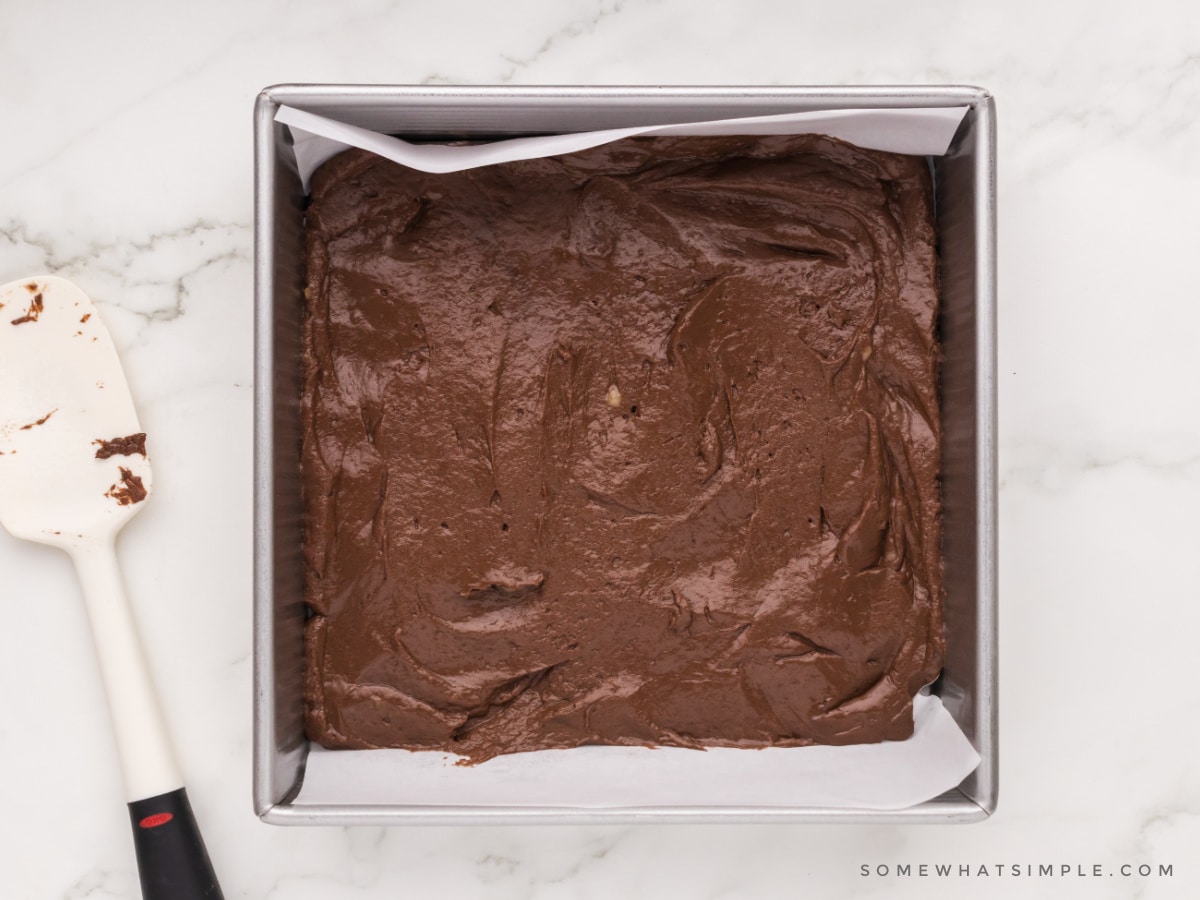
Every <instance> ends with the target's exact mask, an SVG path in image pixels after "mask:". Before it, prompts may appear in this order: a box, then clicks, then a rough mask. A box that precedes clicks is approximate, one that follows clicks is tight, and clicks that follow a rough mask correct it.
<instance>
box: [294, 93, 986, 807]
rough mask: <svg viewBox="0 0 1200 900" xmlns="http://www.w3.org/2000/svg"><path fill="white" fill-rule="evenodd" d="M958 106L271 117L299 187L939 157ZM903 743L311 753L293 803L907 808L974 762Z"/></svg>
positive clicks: (946, 749) (936, 716)
mask: <svg viewBox="0 0 1200 900" xmlns="http://www.w3.org/2000/svg"><path fill="white" fill-rule="evenodd" d="M966 112H967V107H951V108H919V109H915V108H906V109H872V110H829V111H822V112H804V113H792V114H784V115H774V116H756V117H751V118H738V119H725V120H721V121H709V122H698V123H689V124H675V125H660V126H647V127H638V128H621V129H609V130H606V131H593V132H586V133H580V134H567V135H551V136H546V137H532V138H513V139H510V140H503V141H495V142H492V143H487V144H469V145H443V144H412V143H409V142H407V141H404V140H401V139H400V138H396V137H392V136H390V135H385V134H379V133H377V132H373V131H369V130H367V129H365V128H359V127H357V126H354V125H347V124H345V123H342V122H336V121H334V120H332V119H329V118H326V117H323V116H317V115H314V114H312V113H308V112H305V111H303V110H299V109H295V108H292V107H287V106H282V107H280V108H279V110H278V112H277V114H276V116H275V118H276V121H279V122H282V123H284V124H286V125H287V126H288V127H289V128H290V130H291V133H292V136H293V140H294V150H295V153H296V162H297V166H298V168H299V171H300V175H301V178H302V179H303V180H304V185H305V188H306V189H307V187H308V179H309V178H310V177H311V175H312V173H313V171H315V170H316V168H317V167H318V166H319V165H320V164H321V163H323V162H324V161H325V160H327V159H329V158H330V157H331V156H333V155H335V154H336V153H339V152H341V151H342V150H344V149H346V148H348V147H360V148H362V149H364V150H370V151H372V152H374V153H377V154H379V155H380V156H383V157H386V158H387V159H390V160H393V161H394V162H397V163H400V164H401V165H406V166H410V167H412V168H415V169H420V170H421V171H424V172H432V173H445V172H455V171H461V170H463V169H470V168H476V167H479V166H486V165H493V164H495V163H501V162H510V161H512V160H516V159H534V158H539V157H545V156H555V155H559V154H563V153H572V152H575V151H578V150H584V149H587V148H589V147H596V146H600V145H601V144H606V143H609V142H610V141H615V140H620V139H621V138H625V137H633V136H636V135H722V134H827V135H830V136H832V137H836V138H840V139H842V140H846V141H850V142H851V143H854V144H857V145H859V146H862V147H868V148H870V149H874V150H886V151H890V152H893V153H909V154H915V155H921V156H940V155H942V154H944V153H945V152H946V150H947V149H948V147H949V145H950V141H951V140H952V139H953V137H954V133H955V131H957V129H958V126H959V124H960V123H961V122H962V118H963V116H964V115H965V114H966ZM913 717H914V733H913V736H912V737H911V738H909V739H908V740H906V741H885V742H883V743H879V744H860V745H856V746H851V747H793V748H768V749H763V750H732V749H722V748H713V749H709V750H705V751H699V750H685V749H681V748H674V747H664V748H657V749H647V748H640V747H579V748H576V749H573V750H541V751H536V752H532V753H516V754H511V755H508V756H501V757H497V758H495V759H492V760H489V761H488V762H485V763H482V764H480V765H476V766H459V765H455V762H456V760H457V757H455V756H452V755H450V754H444V753H436V752H409V751H405V750H338V751H328V750H324V749H322V748H320V747H317V746H315V745H314V746H313V747H312V749H311V751H310V752H309V756H308V764H307V768H306V770H305V776H304V783H303V786H302V788H301V790H300V793H299V795H298V796H297V797H296V798H295V800H294V803H295V804H296V805H297V806H303V805H306V804H326V803H328V804H355V805H358V804H362V805H381V806H382V805H386V806H392V805H401V806H409V805H413V806H496V807H503V806H514V807H560V808H561V807H577V808H588V809H595V808H605V807H608V808H629V807H649V806H718V807H719V806H756V807H779V808H786V807H829V808H835V809H882V810H891V809H904V808H906V807H909V806H915V805H916V804H918V803H921V802H924V801H925V800H929V799H931V798H933V797H936V796H938V795H939V794H941V793H943V792H945V791H947V790H949V789H951V788H953V787H955V786H956V785H958V784H959V783H960V782H961V781H962V780H963V779H964V778H965V777H966V776H967V775H968V774H970V773H971V772H972V771H974V769H975V768H976V767H977V766H978V765H979V762H980V759H979V755H978V754H977V753H976V752H975V750H974V748H973V747H972V746H971V744H970V742H969V741H968V740H967V738H966V736H965V735H964V734H963V733H962V730H961V729H960V728H959V727H958V725H957V724H956V723H955V721H954V719H953V718H952V717H951V715H950V713H949V712H948V711H947V710H946V708H945V707H944V706H943V705H942V703H941V701H940V700H939V699H938V698H937V697H934V696H931V695H928V694H926V693H922V694H919V695H918V696H917V697H916V698H915V700H914V703H913Z"/></svg>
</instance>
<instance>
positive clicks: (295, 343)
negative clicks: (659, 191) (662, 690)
mask: <svg viewBox="0 0 1200 900" xmlns="http://www.w3.org/2000/svg"><path fill="white" fill-rule="evenodd" d="M281 105H287V106H291V107H295V108H297V109H301V110H304V111H307V112H312V113H316V114H319V115H325V116H329V117H330V118H334V119H337V120H339V121H342V122H347V123H349V124H353V125H358V126H361V127H364V128H368V129H371V130H374V131H380V132H386V133H390V134H397V135H400V136H403V137H406V138H410V139H416V140H458V139H476V140H478V139H489V138H490V139H495V138H504V137H513V136H518V135H529V134H550V133H563V132H573V131H590V130H596V129H604V128H618V127H626V126H635V125H646V124H654V123H665V122H694V121H704V120H711V119H723V118H732V117H743V116H759V115H771V114H776V113H786V112H802V111H819V110H828V109H890V108H905V107H966V108H967V113H966V116H965V118H964V119H963V121H962V123H961V125H960V126H959V128H958V131H957V133H956V135H955V137H954V140H953V142H952V144H951V146H950V149H949V151H948V152H947V153H946V154H945V155H943V156H940V157H931V158H930V162H931V165H932V167H933V172H934V182H935V190H936V204H937V229H938V241H939V247H938V249H939V258H940V267H941V268H940V278H941V288H942V307H941V313H940V322H939V328H940V337H941V341H942V354H943V358H942V369H941V379H942V384H941V396H942V417H943V420H942V427H943V460H942V493H943V497H942V499H943V515H944V529H943V530H944V538H943V555H944V558H945V584H946V609H945V627H946V660H945V668H944V671H943V674H942V677H941V678H940V679H939V680H938V681H937V682H936V683H935V685H934V686H933V690H934V692H935V693H937V694H938V695H939V696H940V697H941V700H942V703H943V704H944V705H945V706H946V708H947V709H948V710H949V711H950V713H951V715H952V716H953V717H954V719H955V721H956V722H957V723H958V725H959V727H960V728H961V729H962V731H963V733H964V734H965V735H966V737H967V738H968V739H969V740H970V741H971V743H972V744H973V745H974V747H975V749H976V750H977V751H978V753H979V755H980V757H981V760H982V761H981V763H980V765H979V767H978V768H977V769H976V770H975V771H974V772H973V773H971V774H970V775H969V776H968V777H967V778H966V779H964V780H963V782H962V783H961V784H959V785H958V787H956V788H954V789H952V790H950V791H947V792H946V793H944V794H942V795H941V796H939V797H936V798H934V799H932V800H928V801H926V802H925V803H922V804H919V805H917V806H914V807H910V808H907V809H903V810H870V809H830V808H812V807H796V808H793V807H747V806H707V807H697V806H688V805H680V806H656V807H614V808H607V807H606V808H592V807H583V806H575V807H572V806H570V805H563V806H554V807H529V806H520V807H516V806H495V805H483V804H479V805H461V804H460V805H449V804H447V805H444V806H432V805H422V806H402V805H388V804H363V803H351V802H345V803H311V802H302V803H297V802H296V797H297V794H298V793H299V792H300V788H301V786H302V784H303V780H304V770H305V761H306V758H307V755H308V749H309V747H308V741H307V739H306V738H305V735H304V689H303V684H304V622H305V603H304V569H303V556H302V548H301V537H302V510H301V499H300V477H299V474H300V402H299V401H300V371H301V366H300V353H301V330H302V319H303V310H304V298H303V287H304V241H303V225H304V206H305V194H304V190H303V188H302V185H301V179H300V175H299V173H298V171H297V167H296V161H295V156H294V153H293V151H292V145H291V137H290V134H289V132H288V130H287V128H286V127H285V126H283V125H281V124H279V123H277V122H276V121H275V113H276V111H277V110H278V108H279V107H280V106H281ZM254 129H255V197H254V203H255V279H254V288H255V377H256V382H255V462H254V505H255V513H254V558H255V576H254V652H255V658H254V740H255V749H254V805H255V809H256V811H257V813H258V815H259V816H260V817H261V818H262V819H263V820H264V821H266V822H270V823H274V824H311V825H349V824H376V825H381V824H413V823H427V824H432V823H452V822H456V823H497V824H512V823H522V822H524V823H551V822H555V823H568V822H571V823H594V824H600V823H625V822H705V821H721V822H737V821H741V822H857V823H882V822H893V823H902V822H936V823H948V822H974V821H979V820H981V819H984V818H987V817H988V816H989V815H990V814H991V813H992V811H993V810H994V809H995V803H996V794H997V761H998V748H997V695H996V689H997V672H996V344H995V340H996V327H995V317H996V259H995V256H996V243H995V241H996V199H995V198H996V188H995V183H996V180H995V172H996V156H995V154H996V137H995V134H996V132H995V109H994V105H993V101H992V98H991V95H990V94H989V93H988V92H987V91H985V90H982V89H980V88H975V87H962V86H936V87H761V88H760V87H738V88H727V87H726V88H714V87H665V88H655V87H409V86H376V85H372V86H356V85H279V86H275V87H270V88H267V89H266V90H264V91H263V92H262V93H261V94H260V95H259V96H258V100H257V103H256V106H255V113H254Z"/></svg>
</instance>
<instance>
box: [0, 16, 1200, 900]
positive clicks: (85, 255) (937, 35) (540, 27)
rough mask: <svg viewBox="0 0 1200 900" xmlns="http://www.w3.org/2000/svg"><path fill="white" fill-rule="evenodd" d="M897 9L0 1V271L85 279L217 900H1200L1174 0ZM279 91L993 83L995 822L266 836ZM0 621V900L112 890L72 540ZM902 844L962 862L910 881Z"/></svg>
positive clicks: (1182, 30) (101, 714) (1192, 484)
mask: <svg viewBox="0 0 1200 900" xmlns="http://www.w3.org/2000/svg"><path fill="white" fill-rule="evenodd" d="M896 9H897V7H896V6H895V5H894V4H887V3H882V2H871V3H861V2H849V3H843V4H823V5H822V6H821V7H819V8H813V9H805V8H804V5H803V4H789V3H782V2H774V0H747V2H742V3H739V4H736V5H734V4H715V3H714V4H696V3H689V2H683V0H567V2H559V3H549V2H538V0H513V2H510V3H503V4H502V3H474V4H473V3H469V2H463V0H444V2H441V3H428V2H426V3H417V2H411V0H400V2H396V0H392V2H387V0H350V2H346V3H339V4H321V3H303V2H285V0H268V2H262V3H245V2H242V3H233V2H229V0H210V2H207V3H200V4H168V3H152V2H148V0H136V2H127V3H118V4H83V3H74V2H71V0H57V2H35V0H8V2H6V3H5V4H3V5H2V6H0V47H3V52H2V53H0V122H3V129H0V282H5V281H8V280H11V279H15V278H20V277H23V276H25V275H29V274H34V273H41V272H53V273H57V274H60V275H63V276H65V277H67V278H70V279H73V280H74V281H76V282H77V283H78V284H79V285H81V286H82V287H83V288H84V289H85V290H86V291H87V292H88V293H89V294H90V295H91V296H93V297H94V298H95V299H96V300H97V302H98V304H99V306H100V308H101V311H102V313H103V315H104V318H105V320H106V321H107V323H108V325H109V327H110V329H111V330H112V332H113V334H114V337H115V339H116V341H117V344H118V347H119V349H120V350H121V352H122V355H123V358H124V361H125V365H126V368H127V371H128V375H129V380H130V382H131V384H132V386H133V390H134V392H135V395H136V397H137V400H138V403H139V407H140V410H141V414H142V417H143V424H144V426H145V428H146V430H147V431H148V432H150V433H151V434H152V435H153V439H154V451H155V485H156V493H155V497H154V498H153V503H152V504H149V505H148V508H147V509H146V510H145V512H144V513H143V514H142V515H140V516H139V517H138V518H137V519H135V520H134V521H133V523H132V524H131V525H130V526H129V527H128V529H127V530H126V533H125V534H124V536H123V538H122V541H121V552H122V555H123V559H124V564H125V570H126V577H127V581H128V583H129V588H130V592H131V596H132V598H133V602H134V605H135V607H136V609H137V613H138V615H139V618H140V621H141V626H142V630H143V632H144V634H145V635H147V636H148V637H150V638H152V640H151V641H150V645H149V653H150V656H151V659H152V663H153V664H154V667H155V668H156V670H157V671H158V673H159V682H160V690H161V693H162V694H163V696H164V697H165V698H166V700H167V703H168V708H169V718H170V720H171V725H172V728H173V731H174V733H175V735H176V738H177V742H178V744H179V747H180V755H181V757H182V761H183V765H184V768H185V770H186V772H187V774H188V779H189V784H190V791H191V794H192V799H193V803H194V804H195V806H196V808H197V814H198V816H199V817H200V819H201V821H202V823H203V826H204V830H205V835H206V838H207V841H208V845H209V849H210V852H211V854H212V856H213V858H214V861H215V863H216V865H217V867H218V869H219V871H220V874H221V877H222V882H223V886H224V888H225V892H226V896H227V897H229V898H272V900H302V898H364V900H367V898H384V897H387V898H394V897H427V896H442V897H452V898H498V900H517V898H536V900H553V898H567V897H582V898H607V897H617V896H620V897H656V898H658V897H672V898H674V897H678V898H688V900H718V898H726V900H727V898H784V897H794V896H801V895H808V896H816V897H822V898H837V897H850V896H868V895H872V896H887V897H905V896H918V895H920V896H922V897H926V896H937V897H963V896H972V897H1010V896H1054V897H1058V896H1064V897H1065V896H1076V895H1078V896H1081V897H1083V896H1086V897H1089V898H1090V897H1134V896H1137V897H1145V898H1157V897H1195V896H1200V869H1198V868H1197V864H1196V862H1195V861H1194V858H1193V854H1194V850H1195V848H1196V846H1197V845H1200V818H1198V816H1200V775H1198V774H1197V773H1200V767H1197V766H1196V765H1195V764H1194V759H1195V754H1196V749H1197V747H1198V746H1200V686H1198V684H1200V682H1198V680H1197V678H1196V676H1195V674H1194V671H1193V670H1194V665H1195V659H1196V658H1197V656H1196V652H1195V647H1196V641H1197V638H1196V635H1197V634H1200V602H1198V601H1200V588H1198V587H1197V585H1196V582H1195V579H1193V578H1191V577H1189V576H1190V573H1191V568H1192V563H1190V562H1189V560H1191V559H1193V558H1194V556H1195V554H1196V547H1197V545H1198V544H1200V540H1198V539H1200V523H1198V522H1197V517H1196V515H1195V512H1194V510H1195V509H1196V508H1197V507H1200V352H1197V350H1196V349H1195V347H1194V346H1193V343H1194V340H1195V336H1196V334H1197V331H1198V329H1200V302H1198V301H1200V297H1198V290H1197V286H1196V285H1197V278H1196V275H1195V271H1194V260H1195V259H1196V254H1197V248H1198V247H1200V125H1198V124H1197V121H1196V116H1197V111H1198V110H1200V12H1197V9H1198V8H1197V7H1196V6H1195V5H1194V4H1192V3H1189V2H1185V0H1176V2H1153V0H1152V2H1146V3H1140V4H1131V3H1109V2H1104V3H1096V2H1090V3H1085V2H1082V0H1069V2H1064V3H1060V4H1049V3H1033V2H1019V3H1004V4H1001V3H989V4H977V3H965V4H964V3H951V2H939V3H918V4H909V5H907V6H906V7H905V9H904V12H903V14H901V15H899V16H898V15H897V14H896V12H895V11H896ZM287 81H306V82H379V83H449V84H472V83H480V84H483V83H514V84H515V83H522V84H571V83H580V84H587V83H594V84H620V83H630V84H633V83H642V84H660V83H661V84H689V83H691V84H822V83H831V84H837V83H864V84H889V83H968V84H977V85H981V86H984V87H986V88H988V89H990V90H991V91H992V92H993V93H994V95H995V96H996V98H997V105H998V115H999V122H1000V132H999V156H1000V173H1001V174H1000V185H999V208H1000V288H1001V290H1000V448H1001V485H1002V486H1001V496H1000V500H1001V529H1000V533H1001V572H1000V574H1001V613H1000V626H1001V635H1000V641H1001V647H1002V651H1001V698H1002V707H1001V732H1000V733H1001V740H1002V753H1001V770H1000V779H1001V782H1000V783H1001V791H1000V807H999V811H998V812H997V814H996V815H995V816H994V817H993V818H992V819H990V820H989V821H987V822H986V823H983V824H980V825H973V826H936V827H933V826H924V827H916V826H909V827H828V826H826V827H821V826H808V827H803V826H796V827H780V826H741V827H735V826H711V827H710V826H704V827H696V826H693V827H688V826H680V827H666V826H662V827H642V828H607V827H605V828H601V827H559V828H549V827H536V828H535V827H525V828H491V829H488V828H465V827H444V828H428V829H417V828H393V829H381V828H358V829H342V828H279V827H272V826H268V825H264V824H262V823H260V822H259V821H258V820H257V818H255V816H254V813H253V810H252V808H251V799H250V777H251V759H250V751H251V715H250V714H251V706H250V704H251V689H250V676H251V659H250V647H251V620H250V600H251V524H250V523H251V502H250V495H251V422H252V408H251V407H252V403H251V392H252V391H251V388H252V367H251V338H252V334H251V329H252V320H251V305H252V286H251V267H252V252H253V248H252V230H251V222H252V212H251V201H252V169H251V159H252V141H251V138H252V133H251V109H252V105H253V100H254V97H255V95H256V93H257V92H258V90H259V89H260V88H262V87H264V86H266V85H268V84H273V83H278V82H287ZM0 604H2V609H3V611H4V615H3V620H2V621H3V623H4V627H3V628H0V677H2V678H3V680H4V682H5V684H6V685H7V686H8V690H7V691H6V694H5V699H4V706H3V715H0V763H2V764H3V765H4V767H5V768H6V770H7V771H8V777H7V778H5V779H3V780H2V781H0V808H2V809H3V810H4V813H5V814H4V816H3V818H2V819H0V844H2V846H4V847H5V848H6V852H5V854H4V857H5V859H6V861H7V862H6V866H5V869H6V872H5V876H4V878H5V881H6V885H5V887H4V888H2V889H0V894H2V895H3V896H5V897H14V898H64V900H66V898H71V900H76V898H84V897H86V898H91V900H107V898H133V897H136V896H137V876H136V872H135V869H134V863H133V854H132V845H131V842H130V838H129V834H128V824H127V819H126V813H125V810H124V808H123V801H122V792H121V786H120V783H119V776H118V770H117V764H116V759H115V754H114V751H113V749H112V746H111V740H110V736H109V725H108V722H107V717H106V713H105V710H104V703H103V698H102V696H101V694H100V691H99V688H98V686H97V684H96V679H95V674H94V672H95V665H94V659H93V657H92V649H91V645H90V642H89V636H88V634H87V631H86V629H85V624H84V617H83V614H82V609H81V607H80V602H79V598H78V589H77V586H76V583H75V581H74V576H73V574H72V572H71V569H70V567H69V563H68V561H67V559H66V557H65V556H62V555H61V554H59V553H58V552H57V551H54V550H50V549H48V548H43V547H38V546H33V545H27V544H19V543H17V542H16V541H14V540H12V539H11V538H9V537H8V536H7V535H6V534H3V533H0ZM1189 848H1191V849H1190V850H1189ZM922 863H926V864H930V866H932V865H933V864H937V863H941V864H951V865H952V866H953V868H954V872H953V873H952V874H951V875H950V876H939V875H937V874H936V872H935V870H934V869H933V868H931V869H930V870H929V874H928V875H927V876H926V877H921V876H920V875H919V874H918V872H919V870H918V869H917V867H918V866H919V865H920V864H922ZM897 865H911V866H912V867H913V869H912V874H911V875H898V874H897V873H896V870H895V869H896V866H897ZM1039 865H1052V866H1053V867H1054V869H1053V871H1054V874H1053V875H1040V876H1039V875H1038V874H1037V867H1038V866H1039ZM1126 865H1128V866H1131V867H1132V870H1131V871H1132V874H1131V875H1130V876H1125V875H1124V874H1122V871H1121V868H1122V866H1126ZM1141 865H1145V866H1147V867H1149V868H1150V870H1151V874H1150V875H1147V876H1141V875H1138V874H1137V871H1138V867H1139V866H1141ZM1160 865H1162V866H1171V867H1172V868H1171V870H1170V874H1159V866H1160ZM879 866H886V867H889V874H887V875H880V874H877V872H878V871H879V870H878V869H877V867H879ZM959 866H969V867H970V871H971V874H969V875H963V874H960V870H959ZM1028 866H1032V867H1033V871H1032V873H1031V872H1030V870H1029V869H1027V868H1026V867H1028ZM1064 866H1066V867H1069V871H1066V872H1064V870H1063V868H1062V867H1064ZM1094 866H1099V867H1101V868H1100V871H1101V874H1100V875H1095V874H1093V873H1094V871H1095V870H1094V869H1093V867H1094ZM863 867H866V871H867V872H869V874H864V868H863ZM981 867H984V871H983V872H982V873H981V872H980V868H981ZM1014 867H1016V869H1014Z"/></svg>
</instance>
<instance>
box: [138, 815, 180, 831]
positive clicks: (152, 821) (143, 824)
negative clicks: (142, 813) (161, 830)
mask: <svg viewBox="0 0 1200 900" xmlns="http://www.w3.org/2000/svg"><path fill="white" fill-rule="evenodd" d="M173 818H175V817H174V816H173V815H171V814H170V813H155V814H154V815H152V816H146V818H144V819H142V821H140V822H138V827H139V828H157V827H158V826H159V825H166V824H167V823H168V822H170V821H171V820H172V819H173Z"/></svg>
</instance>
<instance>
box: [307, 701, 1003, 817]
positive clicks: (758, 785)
mask: <svg viewBox="0 0 1200 900" xmlns="http://www.w3.org/2000/svg"><path fill="white" fill-rule="evenodd" d="M913 711H914V725H915V730H914V732H913V736H912V737H911V738H909V739H908V740H907V741H885V742H884V743H881V744H858V745H856V746H852V747H788V748H785V747H771V748H767V749H765V750H730V749H724V748H712V749H709V750H685V749H682V748H678V747H659V748H657V749H648V748H644V747H577V748H575V749H573V750H538V751H536V752H533V753H514V754H510V755H508V756H498V757H496V758H495V759H491V760H488V761H487V762H485V763H481V764H479V765H477V766H458V765H455V764H454V763H455V760H456V759H457V757H454V756H450V755H449V754H444V753H432V752H428V753H413V752H409V751H407V750H324V749H322V748H320V747H317V746H314V747H313V748H312V749H311V750H310V752H309V754H308V767H307V769H306V771H305V775H304V786H303V787H302V788H301V790H300V794H299V795H298V796H297V797H296V799H295V801H294V802H295V804H296V805H298V806H302V805H305V804H315V803H349V804H355V805H358V804H364V805H401V806H422V805H429V806H517V807H548V806H555V807H578V808H585V809H598V808H606V807H607V808H629V807H647V806H755V807H777V808H787V807H805V806H816V807H830V808H834V809H904V808H906V807H909V806H914V805H916V804H918V803H921V802H922V801H924V800H928V799H930V798H931V797H936V796H937V795H938V794H941V793H943V792H944V791H947V790H949V789H950V788H952V787H954V786H955V785H957V784H958V783H959V782H961V781H962V780H963V779H964V778H966V777H967V775H969V774H970V773H971V772H972V771H973V770H974V769H975V767H976V766H977V765H979V755H978V754H977V753H976V752H975V750H974V749H973V748H972V747H971V744H970V742H969V741H968V740H967V739H966V737H965V736H964V735H963V733H962V731H960V730H959V728H958V726H957V725H956V724H955V723H954V719H952V718H951V717H950V714H949V713H948V712H947V711H946V709H945V707H943V706H942V703H941V701H940V700H939V699H938V698H937V697H931V696H927V695H925V694H919V695H918V696H917V697H916V699H915V702H914V704H913Z"/></svg>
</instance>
